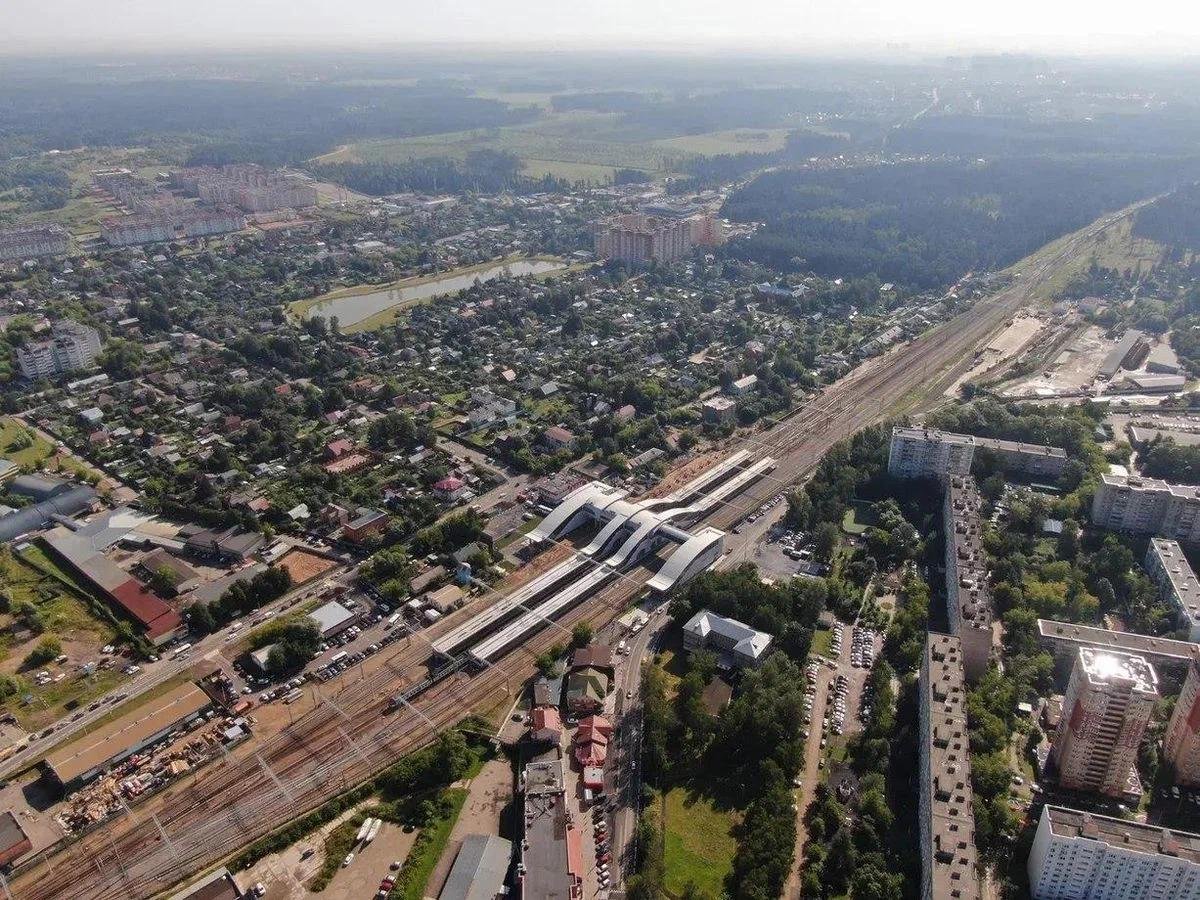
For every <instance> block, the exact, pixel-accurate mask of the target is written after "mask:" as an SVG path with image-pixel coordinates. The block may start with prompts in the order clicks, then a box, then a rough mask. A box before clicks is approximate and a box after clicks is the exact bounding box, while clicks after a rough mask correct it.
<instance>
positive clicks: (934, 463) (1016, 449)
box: [888, 425, 1067, 479]
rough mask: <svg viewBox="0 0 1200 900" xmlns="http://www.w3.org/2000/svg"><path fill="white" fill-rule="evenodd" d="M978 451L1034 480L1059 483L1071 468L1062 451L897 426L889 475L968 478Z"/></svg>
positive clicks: (968, 435)
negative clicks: (1036, 478)
mask: <svg viewBox="0 0 1200 900" xmlns="http://www.w3.org/2000/svg"><path fill="white" fill-rule="evenodd" d="M977 450H984V451H986V452H988V453H991V454H993V455H994V456H995V457H996V458H997V460H998V461H999V463H1000V466H1001V468H1003V469H1004V470H1005V471H1008V472H1016V473H1021V474H1024V475H1029V476H1031V477H1041V478H1052V479H1056V478H1058V477H1059V476H1060V475H1061V474H1062V473H1063V470H1064V469H1065V468H1066V465H1067V454H1066V451H1064V450H1062V449H1061V448H1059V447H1049V446H1046V445H1044V444H1025V443H1022V442H1020V441H1006V440H1002V439H1000V438H984V437H976V436H974V435H970V434H955V433H954V432H950V431H937V430H936V429H932V428H911V427H907V426H901V425H897V426H896V427H895V428H893V429H892V441H891V445H890V446H889V448H888V473H889V474H891V475H893V476H895V477H897V478H929V477H939V478H940V477H945V476H947V475H966V474H968V473H970V471H971V464H972V463H973V462H974V460H975V452H976V451H977Z"/></svg>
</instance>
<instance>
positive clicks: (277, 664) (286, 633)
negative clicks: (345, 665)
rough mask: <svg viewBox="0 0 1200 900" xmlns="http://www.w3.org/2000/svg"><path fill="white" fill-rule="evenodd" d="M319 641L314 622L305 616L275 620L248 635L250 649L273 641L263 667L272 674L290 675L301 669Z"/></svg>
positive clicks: (315, 649)
mask: <svg viewBox="0 0 1200 900" xmlns="http://www.w3.org/2000/svg"><path fill="white" fill-rule="evenodd" d="M320 644H321V632H320V630H318V628H317V624H316V622H314V621H312V620H311V619H309V618H307V617H305V618H303V619H299V620H296V619H293V620H290V621H282V622H275V623H273V624H271V625H267V626H265V627H263V628H260V629H259V630H258V631H256V632H254V634H252V635H251V637H250V646H251V648H252V649H255V650H257V649H259V648H261V647H266V646H268V645H274V646H272V647H271V652H270V653H269V654H268V655H267V669H268V671H270V673H271V674H272V675H274V676H276V677H280V676H284V675H291V674H294V673H295V672H297V671H299V670H300V669H302V668H303V667H304V664H305V663H306V662H308V661H309V660H310V659H312V655H313V654H314V653H316V651H317V647H319V646H320Z"/></svg>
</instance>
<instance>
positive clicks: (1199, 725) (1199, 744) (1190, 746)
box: [1163, 648, 1200, 787]
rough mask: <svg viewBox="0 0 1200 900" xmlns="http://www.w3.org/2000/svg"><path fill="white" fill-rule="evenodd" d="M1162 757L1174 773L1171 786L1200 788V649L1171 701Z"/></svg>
mask: <svg viewBox="0 0 1200 900" xmlns="http://www.w3.org/2000/svg"><path fill="white" fill-rule="evenodd" d="M1163 757H1164V758H1165V759H1166V761H1167V762H1168V763H1170V765H1171V768H1172V769H1174V771H1175V783H1176V784H1183V785H1187V786H1189V787H1200V648H1193V649H1192V661H1191V664H1190V665H1189V666H1188V673H1187V675H1186V676H1185V677H1184V679H1183V688H1182V689H1181V690H1180V691H1179V697H1178V698H1177V699H1176V700H1175V712H1173V713H1172V714H1171V721H1170V722H1168V723H1167V730H1166V732H1164V734H1163Z"/></svg>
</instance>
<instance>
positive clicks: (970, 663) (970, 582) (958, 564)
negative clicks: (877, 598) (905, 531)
mask: <svg viewBox="0 0 1200 900" xmlns="http://www.w3.org/2000/svg"><path fill="white" fill-rule="evenodd" d="M982 503H983V501H982V499H981V498H980V496H979V491H978V489H977V488H976V486H975V479H974V478H972V477H971V476H970V475H952V476H951V477H950V478H949V479H948V481H947V482H946V492H945V496H944V497H943V500H942V521H943V523H944V527H945V531H946V550H945V561H946V612H947V615H948V616H949V623H950V633H951V634H953V635H955V636H956V637H958V638H959V640H960V641H961V642H962V653H963V669H964V671H965V672H966V676H967V680H968V681H970V682H972V683H975V682H977V681H979V679H980V678H982V677H983V676H984V675H985V674H986V673H987V670H988V663H989V661H990V660H991V655H992V640H993V636H992V620H993V617H994V610H993V607H992V592H991V588H990V587H989V585H988V573H987V551H985V550H984V547H983V524H982V522H981V521H980V507H981V506H982Z"/></svg>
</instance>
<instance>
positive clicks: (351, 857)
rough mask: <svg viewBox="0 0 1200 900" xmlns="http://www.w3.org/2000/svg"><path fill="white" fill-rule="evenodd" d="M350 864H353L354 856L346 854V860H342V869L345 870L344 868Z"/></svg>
mask: <svg viewBox="0 0 1200 900" xmlns="http://www.w3.org/2000/svg"><path fill="white" fill-rule="evenodd" d="M352 862H354V854H353V853H347V854H346V858H345V859H343V860H342V868H343V869H344V868H346V866H348V865H350V863H352Z"/></svg>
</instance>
